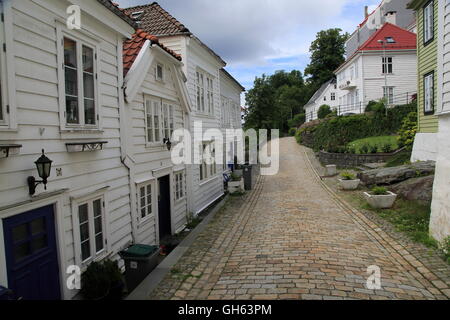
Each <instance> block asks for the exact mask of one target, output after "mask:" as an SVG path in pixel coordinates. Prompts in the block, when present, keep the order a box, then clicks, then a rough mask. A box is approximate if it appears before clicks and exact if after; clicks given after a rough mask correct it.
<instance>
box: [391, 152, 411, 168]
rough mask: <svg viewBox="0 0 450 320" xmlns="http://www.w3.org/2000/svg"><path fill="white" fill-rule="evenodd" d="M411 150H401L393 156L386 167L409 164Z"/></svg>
mask: <svg viewBox="0 0 450 320" xmlns="http://www.w3.org/2000/svg"><path fill="white" fill-rule="evenodd" d="M410 160H411V150H403V151H400V152H399V153H397V154H396V155H394V156H393V157H392V158H391V159H390V160H389V161H388V162H387V163H386V167H387V168H391V167H398V166H401V165H404V164H410V163H411V161H410Z"/></svg>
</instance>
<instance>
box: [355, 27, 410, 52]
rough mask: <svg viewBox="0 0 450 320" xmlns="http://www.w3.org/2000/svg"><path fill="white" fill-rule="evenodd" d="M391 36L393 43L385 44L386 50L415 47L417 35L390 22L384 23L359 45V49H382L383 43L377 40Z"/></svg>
mask: <svg viewBox="0 0 450 320" xmlns="http://www.w3.org/2000/svg"><path fill="white" fill-rule="evenodd" d="M388 37H391V38H393V39H394V41H395V43H388V44H386V50H404V49H416V48H417V35H416V34H415V33H413V32H410V31H408V30H405V29H403V28H400V27H398V26H396V25H393V24H391V23H385V24H384V25H383V27H381V29H380V30H378V31H377V32H375V33H374V34H373V35H372V36H371V37H370V38H369V39H367V41H366V42H365V43H363V44H362V45H361V46H360V47H359V49H358V50H359V51H367V50H383V45H382V44H381V43H379V42H378V40H385V39H386V38H388Z"/></svg>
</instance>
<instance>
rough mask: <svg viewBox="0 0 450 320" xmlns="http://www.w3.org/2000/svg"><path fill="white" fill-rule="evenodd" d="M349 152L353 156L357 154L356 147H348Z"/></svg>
mask: <svg viewBox="0 0 450 320" xmlns="http://www.w3.org/2000/svg"><path fill="white" fill-rule="evenodd" d="M347 152H348V153H351V154H356V148H355V147H354V146H348V147H347Z"/></svg>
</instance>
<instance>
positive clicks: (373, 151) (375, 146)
mask: <svg viewBox="0 0 450 320" xmlns="http://www.w3.org/2000/svg"><path fill="white" fill-rule="evenodd" d="M377 152H378V146H377V145H376V144H374V145H371V146H370V153H377Z"/></svg>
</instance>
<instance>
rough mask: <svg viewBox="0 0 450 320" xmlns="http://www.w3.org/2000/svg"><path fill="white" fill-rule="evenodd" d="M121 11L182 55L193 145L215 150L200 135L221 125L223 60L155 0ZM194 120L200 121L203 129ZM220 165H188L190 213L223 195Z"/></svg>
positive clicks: (197, 210)
mask: <svg viewBox="0 0 450 320" xmlns="http://www.w3.org/2000/svg"><path fill="white" fill-rule="evenodd" d="M124 12H125V13H127V14H130V15H131V16H133V17H134V18H135V20H136V22H137V23H138V24H139V26H140V27H141V28H142V29H143V30H145V31H146V32H148V33H150V34H153V35H155V36H157V37H158V39H159V41H160V42H161V43H163V44H164V45H165V46H166V47H168V48H169V49H171V50H173V51H174V52H176V53H177V54H180V55H181V57H182V59H183V62H184V66H183V72H184V73H185V75H186V77H187V89H188V94H189V100H190V104H191V106H192V113H191V117H190V130H191V133H192V135H193V136H195V138H194V148H198V149H200V150H207V149H209V150H210V151H211V152H210V153H214V147H213V146H214V143H213V142H212V140H211V139H210V138H200V137H201V136H203V134H204V133H205V132H206V131H207V130H208V129H221V116H222V113H221V109H220V108H221V103H220V83H219V82H220V70H221V69H222V68H223V67H225V65H226V63H225V62H224V61H223V60H222V59H221V58H220V57H219V56H218V55H217V54H216V53H214V51H212V50H211V49H210V48H208V47H207V46H206V45H205V44H204V43H203V42H202V41H201V40H200V39H198V38H197V37H196V36H195V35H194V34H192V33H191V32H190V31H189V29H188V28H186V27H185V26H184V25H183V24H182V23H181V22H179V21H178V20H176V19H175V18H174V17H173V16H171V15H170V14H169V13H168V12H167V11H165V10H164V9H163V8H161V6H160V5H159V4H158V3H156V2H154V3H152V4H149V5H144V6H138V7H133V8H128V9H125V11H124ZM195 123H201V124H202V129H201V130H200V128H199V127H196V126H195ZM219 169H220V167H219V166H218V165H209V164H207V163H206V161H203V162H202V163H201V164H200V163H197V164H193V165H188V166H187V169H186V170H187V184H188V186H190V187H189V190H188V207H189V210H190V211H191V212H192V213H193V214H195V215H196V214H198V213H200V212H202V211H203V210H204V209H206V208H208V207H209V206H210V205H211V204H213V203H214V202H215V201H217V200H218V199H220V197H222V196H223V194H224V185H223V176H222V170H219Z"/></svg>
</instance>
